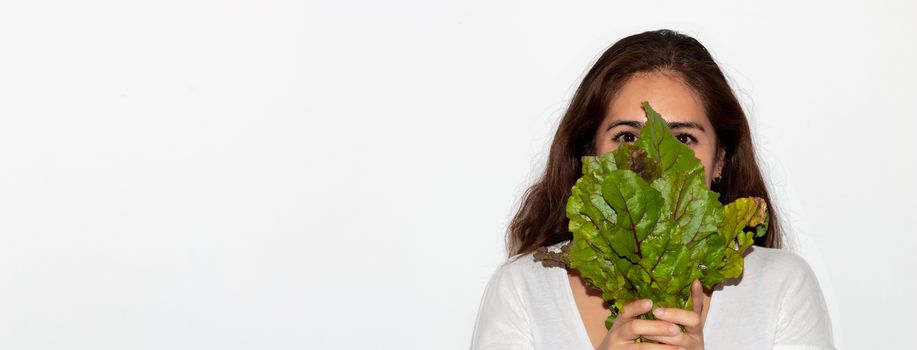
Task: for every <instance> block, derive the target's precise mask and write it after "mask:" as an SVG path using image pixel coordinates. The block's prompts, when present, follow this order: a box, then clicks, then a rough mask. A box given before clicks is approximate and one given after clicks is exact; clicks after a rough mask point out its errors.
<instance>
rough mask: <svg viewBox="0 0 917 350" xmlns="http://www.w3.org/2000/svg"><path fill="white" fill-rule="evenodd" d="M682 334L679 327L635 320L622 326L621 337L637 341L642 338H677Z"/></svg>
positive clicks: (669, 323) (664, 323) (671, 324)
mask: <svg viewBox="0 0 917 350" xmlns="http://www.w3.org/2000/svg"><path fill="white" fill-rule="evenodd" d="M680 333H681V329H680V328H678V325H676V324H674V323H671V322H666V321H659V320H653V321H651V320H633V321H630V322H627V323H625V324H624V325H623V326H621V333H620V334H621V337H622V338H624V339H625V340H633V339H637V338H638V337H640V336H643V337H648V336H676V335H678V334H680Z"/></svg>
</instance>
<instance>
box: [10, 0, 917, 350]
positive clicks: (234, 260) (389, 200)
mask: <svg viewBox="0 0 917 350" xmlns="http://www.w3.org/2000/svg"><path fill="white" fill-rule="evenodd" d="M0 4H2V5H0V348H2V349H465V348H467V347H468V344H469V341H470V337H471V331H472V327H473V323H474V318H475V315H476V313H477V307H478V303H479V301H480V297H481V294H482V293H483V289H484V285H485V283H486V281H487V279H488V278H489V276H490V274H491V273H492V272H493V271H494V269H495V268H496V266H497V265H498V264H499V263H500V262H501V261H502V260H503V258H504V246H503V239H504V233H505V229H506V225H507V223H508V221H509V219H510V216H511V215H512V213H513V210H514V209H515V207H516V206H517V205H518V200H519V197H520V196H521V194H522V192H523V190H524V189H525V187H526V186H528V185H529V184H530V183H531V181H533V180H534V177H535V176H536V175H537V174H538V173H539V172H540V171H541V169H542V168H543V164H544V162H545V157H546V152H547V146H548V144H549V142H550V139H551V137H552V135H553V132H554V130H555V128H556V125H557V121H558V119H559V118H560V116H561V114H562V113H563V111H564V108H565V107H566V105H567V103H568V101H569V98H570V96H571V95H572V93H573V90H574V88H575V87H576V85H577V84H578V83H579V80H580V79H581V78H582V75H583V74H584V73H585V71H586V70H587V69H588V68H589V66H590V65H591V64H592V63H593V61H594V59H595V58H597V56H598V55H599V54H600V53H601V52H602V51H604V49H605V48H607V47H608V46H610V45H611V44H612V43H614V42H615V41H616V40H618V39H620V38H623V37H625V36H627V35H631V34H635V33H638V32H642V31H645V30H654V29H659V28H671V29H676V30H679V31H682V32H684V33H686V34H689V35H692V36H694V37H696V38H697V39H698V40H700V42H701V43H703V44H704V45H705V46H707V48H708V49H709V50H710V51H711V52H712V53H713V55H714V57H715V58H716V59H717V60H718V61H719V62H720V63H721V65H722V66H721V67H722V68H723V69H724V71H725V72H726V74H727V75H728V76H729V77H730V80H731V82H732V83H733V85H734V86H735V87H736V90H737V93H738V94H739V96H740V97H741V100H742V102H743V104H744V106H745V107H746V108H747V112H748V113H749V115H750V118H751V123H752V128H753V130H754V132H755V141H756V143H757V146H758V147H759V151H760V155H761V158H762V161H763V162H764V164H765V167H766V168H767V175H768V177H769V178H770V179H771V182H772V184H773V188H774V189H773V191H774V192H775V195H776V197H777V199H778V206H779V207H780V208H781V210H782V214H783V218H784V219H787V220H788V221H786V223H787V226H788V228H789V231H790V233H791V234H792V235H793V237H794V238H793V239H794V241H795V243H794V244H793V247H794V249H796V250H797V251H799V252H800V254H802V255H803V256H804V257H805V258H806V259H807V260H808V261H809V262H810V264H811V265H812V266H813V267H814V268H815V269H816V272H817V273H818V275H819V278H820V281H821V284H822V287H823V288H824V290H825V294H826V297H827V298H828V301H829V303H830V305H831V312H832V317H833V319H834V323H835V333H836V337H837V342H838V344H839V345H840V346H841V348H849V349H867V348H870V349H892V348H894V349H904V348H917V340H915V338H914V333H913V329H914V326H915V322H914V315H915V313H917V298H915V297H914V296H915V295H917V282H915V280H917V278H915V277H914V276H915V272H914V267H915V266H917V254H915V251H914V248H917V238H915V233H917V232H915V229H914V227H915V225H914V223H913V221H912V220H913V219H914V217H915V215H914V209H915V205H914V198H915V197H917V188H915V184H914V179H915V178H917V170H915V168H917V166H915V161H917V159H915V158H917V157H915V156H914V153H913V152H914V150H915V149H917V141H915V137H913V135H914V132H915V127H917V122H915V119H917V104H915V103H914V101H915V93H914V92H915V89H914V82H915V80H917V68H915V65H914V62H917V44H915V42H917V40H915V38H914V36H915V34H917V25H915V22H914V14H915V13H917V7H915V5H913V4H912V3H911V4H909V3H907V2H904V1H901V2H897V3H894V2H865V1H863V2H860V3H851V4H839V3H838V2H837V1H824V2H811V3H799V2H790V1H766V2H765V1H757V2H753V3H752V2H744V1H712V2H706V3H703V4H702V3H700V2H693V1H692V2H688V1H656V2H652V3H649V4H647V2H618V3H616V2H611V1H595V2H562V3H561V2H556V1H542V2H535V1H507V2H496V1H467V2H449V3H444V2H434V1H414V2H409V1H365V2H353V1H327V2H319V3H314V2H305V3H303V2H295V1H265V0H258V1H254V0H236V1H216V0H214V1H189V0H180V1H179V0H166V1H156V2H125V1H114V0H112V1H99V0H87V1H28V2H26V1H4V2H2V3H0ZM736 317H752V316H749V315H736Z"/></svg>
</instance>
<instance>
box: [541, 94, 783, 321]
mask: <svg viewBox="0 0 917 350" xmlns="http://www.w3.org/2000/svg"><path fill="white" fill-rule="evenodd" d="M641 105H642V107H643V110H644V111H645V112H646V118H647V121H646V123H645V125H644V126H643V128H642V130H641V132H640V135H639V137H638V138H637V140H636V141H635V142H634V143H633V144H627V143H625V144H621V145H620V146H619V147H618V148H617V149H616V150H614V151H612V152H609V153H606V154H604V155H601V156H584V157H582V158H581V159H582V164H583V168H582V171H583V175H582V176H581V177H580V178H579V179H578V180H577V181H576V184H575V185H574V186H573V188H572V192H571V195H570V197H569V199H568V201H567V206H566V212H567V217H568V218H569V219H570V224H569V229H570V232H571V233H572V235H573V238H572V239H571V241H570V242H569V243H568V244H566V245H564V246H562V247H561V250H560V252H554V251H548V250H547V249H546V248H542V249H540V250H539V251H536V253H535V255H536V258H538V259H540V260H542V261H544V262H545V263H546V265H548V263H550V264H551V265H553V266H557V265H562V266H566V267H567V268H572V269H576V270H578V271H579V274H580V275H581V276H582V277H583V278H584V279H585V281H586V282H587V284H588V285H590V286H591V287H593V288H595V289H598V290H600V291H601V292H602V298H603V299H604V300H605V301H606V302H607V304H608V305H609V309H610V310H611V311H612V313H611V316H609V318H608V319H607V320H606V321H605V326H606V328H609V329H610V328H611V325H612V323H613V322H614V319H615V318H616V317H617V315H618V312H619V311H620V310H621V309H622V308H623V306H624V305H626V304H627V303H629V302H631V301H633V300H637V299H652V300H653V303H654V305H657V306H661V307H679V308H682V309H686V310H690V309H691V308H692V298H691V284H692V283H693V282H694V280H695V279H700V281H701V283H702V284H703V285H704V286H705V287H707V288H713V287H714V286H715V285H717V284H719V283H721V282H723V281H724V280H725V279H727V278H737V277H739V275H741V273H742V268H743V253H744V252H745V251H746V250H747V249H748V247H750V246H751V245H752V244H753V243H754V238H755V237H760V236H763V235H764V234H765V233H766V232H767V225H768V221H769V220H768V218H769V217H768V215H767V204H766V202H765V201H764V200H763V199H761V198H757V197H746V198H740V199H738V200H736V201H734V202H732V203H729V204H726V205H723V204H722V203H720V201H719V193H717V192H714V191H711V190H710V189H709V188H708V187H707V185H706V182H705V173H704V167H703V165H702V164H701V162H700V161H699V160H698V159H697V158H696V157H695V155H694V152H693V151H692V150H691V148H689V147H688V146H686V145H685V144H683V143H682V142H680V141H679V140H678V139H676V138H675V136H673V135H672V133H671V131H670V130H669V127H668V124H667V123H666V122H665V120H663V119H662V117H661V116H660V115H659V114H658V113H657V112H656V111H654V110H653V109H652V107H650V105H649V103H648V102H642V103H641ZM641 318H644V319H652V318H653V317H652V313H647V314H645V315H642V316H641Z"/></svg>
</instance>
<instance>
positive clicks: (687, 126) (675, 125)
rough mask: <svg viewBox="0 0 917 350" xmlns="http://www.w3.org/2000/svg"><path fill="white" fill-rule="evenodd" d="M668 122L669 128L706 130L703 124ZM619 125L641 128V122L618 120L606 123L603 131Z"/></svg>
mask: <svg viewBox="0 0 917 350" xmlns="http://www.w3.org/2000/svg"><path fill="white" fill-rule="evenodd" d="M668 124H669V129H698V130H700V131H701V132H706V130H704V127H703V126H701V125H700V124H698V123H695V122H671V123H668ZM621 125H627V126H629V127H632V128H635V129H642V128H643V123H642V122H638V121H636V120H618V121H615V122H614V123H611V124H610V125H608V128H605V131H608V130H611V129H612V128H614V127H616V126H621Z"/></svg>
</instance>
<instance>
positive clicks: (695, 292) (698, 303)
mask: <svg viewBox="0 0 917 350" xmlns="http://www.w3.org/2000/svg"><path fill="white" fill-rule="evenodd" d="M691 298H692V299H694V300H693V301H694V312H696V313H697V314H698V315H700V314H701V313H702V312H703V311H704V307H706V305H704V287H703V286H702V285H701V284H700V280H694V283H693V284H691Z"/></svg>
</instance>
